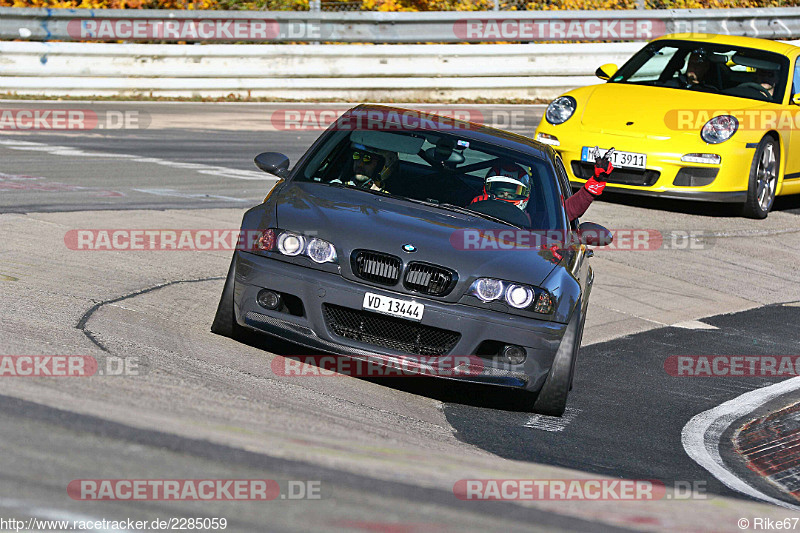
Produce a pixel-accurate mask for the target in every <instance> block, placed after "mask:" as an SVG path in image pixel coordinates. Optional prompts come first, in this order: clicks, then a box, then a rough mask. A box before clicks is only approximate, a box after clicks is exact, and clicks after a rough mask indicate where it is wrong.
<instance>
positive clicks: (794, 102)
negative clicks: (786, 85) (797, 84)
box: [792, 94, 800, 105]
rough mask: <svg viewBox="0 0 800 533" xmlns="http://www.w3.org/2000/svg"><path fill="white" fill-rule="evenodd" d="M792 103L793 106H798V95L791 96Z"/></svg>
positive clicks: (799, 98) (799, 99) (799, 103)
mask: <svg viewBox="0 0 800 533" xmlns="http://www.w3.org/2000/svg"><path fill="white" fill-rule="evenodd" d="M792 103H793V104H795V105H800V94H793V95H792Z"/></svg>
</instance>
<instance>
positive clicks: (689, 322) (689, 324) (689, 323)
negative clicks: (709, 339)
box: [672, 320, 719, 329]
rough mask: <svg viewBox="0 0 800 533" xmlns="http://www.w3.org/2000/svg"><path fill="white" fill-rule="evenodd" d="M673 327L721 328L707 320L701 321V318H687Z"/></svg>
mask: <svg viewBox="0 0 800 533" xmlns="http://www.w3.org/2000/svg"><path fill="white" fill-rule="evenodd" d="M672 327H673V328H682V329H719V328H718V327H717V326H712V325H711V324H706V323H705V322H700V321H699V320H686V321H685V322H678V323H676V324H672Z"/></svg>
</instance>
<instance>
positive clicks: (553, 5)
mask: <svg viewBox="0 0 800 533" xmlns="http://www.w3.org/2000/svg"><path fill="white" fill-rule="evenodd" d="M499 2H500V9H502V10H504V11H513V10H528V11H544V10H580V9H589V10H616V9H635V8H636V5H637V0H535V1H526V0H499ZM645 4H646V6H647V8H648V9H703V8H717V9H718V8H734V7H792V6H800V0H646V2H645ZM0 6H2V7H50V8H84V9H219V10H239V9H246V10H261V11H263V10H266V11H305V10H307V9H308V7H309V2H308V0H0ZM493 7H494V0H322V9H323V10H324V11H340V10H348V11H353V10H356V11H485V10H490V9H492V8H493Z"/></svg>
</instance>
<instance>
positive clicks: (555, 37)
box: [0, 8, 800, 43]
mask: <svg viewBox="0 0 800 533" xmlns="http://www.w3.org/2000/svg"><path fill="white" fill-rule="evenodd" d="M226 23H228V25H227V26H225V24H226ZM237 28H238V29H240V30H241V31H239V33H237ZM677 32H694V33H721V34H730V35H746V36H751V37H762V38H768V39H797V38H800V8H757V9H754V8H747V9H676V10H628V11H513V12H508V11H506V12H498V11H491V12H488V11H483V12H475V11H469V12H465V11H446V12H421V13H385V12H339V13H323V12H308V11H304V12H292V11H184V10H113V9H99V10H91V9H37V8H0V39H3V40H12V39H24V40H31V41H52V40H61V41H87V40H101V41H119V40H126V41H137V40H139V41H141V40H147V41H153V40H156V41H192V42H223V41H228V42H241V41H249V42H303V43H309V42H338V43H358V42H361V43H365V42H366V43H433V42H436V43H456V42H471V41H472V42H487V41H503V42H509V41H514V42H535V41H542V40H545V41H612V42H619V41H632V40H648V39H651V38H655V37H658V36H660V35H664V34H667V33H677Z"/></svg>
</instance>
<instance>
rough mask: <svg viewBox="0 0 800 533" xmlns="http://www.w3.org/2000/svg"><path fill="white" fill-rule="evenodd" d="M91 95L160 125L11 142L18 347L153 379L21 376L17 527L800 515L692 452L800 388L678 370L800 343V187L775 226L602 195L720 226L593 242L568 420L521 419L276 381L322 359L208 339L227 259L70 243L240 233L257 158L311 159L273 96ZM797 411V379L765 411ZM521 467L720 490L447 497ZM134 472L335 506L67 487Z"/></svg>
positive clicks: (374, 391) (12, 476) (420, 525)
mask: <svg viewBox="0 0 800 533" xmlns="http://www.w3.org/2000/svg"><path fill="white" fill-rule="evenodd" d="M36 105H41V106H43V107H48V106H51V107H53V106H56V105H64V106H66V104H47V105H45V104H36ZM69 105H70V106H72V107H86V106H85V105H84V106H75V105H74V104H69ZM92 105H93V106H97V107H96V109H101V110H102V109H117V110H123V111H124V110H134V111H137V112H139V113H141V114H142V116H144V114H145V113H146V114H148V119H151V120H149V125H148V127H147V128H145V129H126V130H117V131H113V132H109V131H103V132H101V131H92V132H62V133H58V132H37V133H33V132H25V133H22V132H13V133H6V134H3V135H0V221H2V228H3V229H2V232H3V237H4V238H3V239H2V240H3V244H2V248H0V283H1V284H2V287H3V291H1V293H2V295H0V300H1V301H2V306H0V307H2V309H3V311H2V316H3V322H2V325H0V354H8V355H19V354H39V353H59V354H76V353H85V354H91V355H95V356H97V357H102V356H103V355H108V354H111V355H118V356H121V357H138V358H139V360H140V361H142V362H143V365H142V368H143V369H145V370H146V372H144V374H143V375H140V376H136V377H130V378H124V377H119V378H99V377H98V378H89V379H86V380H72V381H70V380H62V381H59V380H58V379H57V378H49V379H48V378H37V379H30V378H2V379H4V380H6V381H4V382H3V384H4V385H5V387H3V389H1V390H2V393H0V418H2V424H3V428H4V429H3V431H2V432H0V442H2V445H1V448H2V450H3V453H2V455H0V472H1V473H0V480H2V481H0V517H3V516H5V517H12V516H13V517H17V518H24V517H30V516H36V517H39V518H65V517H69V518H70V519H76V520H80V519H89V518H91V519H100V518H106V519H112V518H117V519H120V518H134V519H143V520H152V519H153V518H167V517H169V516H185V517H188V516H201V517H227V519H228V520H229V524H230V527H229V529H231V530H236V531H256V530H270V531H284V530H285V531H298V530H299V531H305V530H309V529H311V528H314V529H323V528H324V529H339V530H363V531H378V530H380V531H384V530H392V531H450V530H475V531H477V530H487V529H491V530H498V529H507V530H520V531H523V530H525V531H531V530H541V531H552V530H562V531H617V530H660V531H688V530H695V531H709V530H715V531H736V530H738V528H737V527H736V519H737V517H739V516H747V517H755V516H769V517H772V518H783V517H786V516H796V515H795V514H794V512H793V511H790V510H787V509H782V508H779V507H775V506H770V505H767V504H762V503H755V502H754V501H753V499H752V498H750V497H748V496H746V495H743V494H741V493H739V492H735V491H733V490H730V489H729V488H727V487H726V486H725V485H723V484H722V483H721V482H719V481H718V480H717V479H716V478H715V477H714V476H712V475H711V474H710V473H709V472H708V471H707V470H705V469H704V468H702V467H701V466H699V465H698V464H697V463H696V462H695V461H693V460H692V459H691V458H690V457H689V456H688V455H687V453H686V451H685V449H684V448H683V446H682V443H681V431H682V429H683V427H684V426H685V425H686V423H687V422H688V421H689V420H690V419H691V418H692V417H693V416H695V415H697V414H698V413H701V412H704V411H706V410H708V409H711V408H713V407H715V406H717V405H719V404H721V403H723V402H726V401H728V400H732V399H734V398H736V397H738V396H740V395H742V394H744V393H747V392H748V391H752V390H756V389H759V388H761V387H765V386H769V385H771V384H773V383H776V382H779V381H781V380H782V378H764V377H761V378H756V377H741V378H731V377H725V378H723V377H718V378H687V377H673V376H670V375H668V374H667V373H666V371H665V369H664V361H665V359H666V358H667V357H669V356H673V355H706V354H708V355H711V354H725V355H787V354H789V355H791V354H794V355H798V346H800V333H798V331H797V328H796V326H795V325H796V324H797V323H798V322H800V321H799V320H798V318H800V317H798V315H799V314H800V307H796V306H792V305H783V303H785V302H794V301H798V300H800V290H798V285H799V284H800V278H799V277H798V276H800V274H798V272H797V268H796V265H797V264H798V257H799V254H798V252H797V251H796V250H797V246H795V245H796V244H798V240H797V234H798V232H800V219H798V218H796V217H797V214H798V212H799V209H798V207H800V204H798V201H797V200H796V199H786V200H782V201H781V203H780V204H779V205H778V209H777V210H776V212H775V213H773V214H771V215H770V218H769V219H768V220H767V221H764V222H763V223H758V222H754V221H745V220H741V219H735V218H733V217H732V216H731V215H732V214H731V213H730V212H729V211H726V209H725V208H720V207H717V208H715V209H714V210H712V211H711V212H709V211H708V210H707V209H706V208H704V207H702V206H698V205H687V204H685V203H679V202H659V201H656V200H652V201H651V200H646V201H642V200H631V199H628V198H625V197H620V198H612V199H610V201H606V202H602V203H598V204H597V205H595V206H593V207H592V208H591V209H592V210H593V212H594V213H596V215H597V216H596V218H595V220H597V221H598V222H601V223H606V224H609V222H608V221H611V220H616V221H619V222H620V224H621V225H619V226H617V227H658V228H662V229H676V228H686V229H691V228H702V229H704V230H707V231H712V232H714V235H715V240H714V246H713V247H712V248H710V249H707V250H703V251H702V252H698V253H697V254H692V252H690V251H678V250H662V251H659V252H652V253H650V252H648V253H650V254H651V255H646V254H637V253H635V252H608V253H604V252H600V251H598V253H597V256H598V257H596V258H595V262H596V263H597V267H596V269H597V279H598V282H597V283H596V289H595V292H594V293H593V295H592V307H590V311H589V322H587V335H586V337H585V339H584V344H585V346H584V348H583V349H582V351H581V354H580V360H579V363H578V369H577V373H576V382H575V390H574V391H573V393H572V395H571V396H570V403H569V408H568V409H569V410H568V412H567V416H565V417H564V418H563V419H560V420H559V419H549V418H548V417H538V416H536V415H532V414H530V413H527V412H524V411H523V410H522V409H521V398H520V397H519V396H518V395H516V394H511V393H503V392H499V391H497V390H495V389H489V388H485V387H479V386H469V385H464V384H460V383H453V382H447V381H441V380H432V379H422V378H420V379H402V380H400V379H396V378H395V379H390V378H386V379H370V380H367V379H353V378H345V377H343V378H340V379H330V378H308V381H302V382H301V383H298V382H297V381H296V380H295V381H292V380H291V379H288V378H287V379H279V378H277V377H276V376H274V375H272V374H271V373H270V363H271V361H273V360H274V358H275V357H277V356H279V355H292V354H297V353H303V352H302V350H299V349H298V348H297V347H293V346H291V345H285V344H282V343H275V342H273V341H271V340H270V339H267V338H263V337H260V336H258V335H249V336H248V337H247V338H246V339H245V342H244V343H237V342H235V341H232V340H229V339H224V338H220V337H216V336H214V335H211V334H210V333H208V325H209V324H210V320H211V318H212V317H213V310H214V308H215V306H216V301H217V298H218V295H219V292H220V290H221V286H222V285H221V279H222V277H223V276H224V274H225V268H226V266H227V261H228V259H229V256H230V254H229V253H228V252H214V253H209V254H200V253H197V254H194V255H191V256H187V255H183V254H181V253H173V254H169V255H167V254H165V253H161V255H159V252H147V253H143V254H136V255H131V253H130V252H128V253H125V252H110V253H109V254H108V255H98V254H94V255H91V254H88V255H87V254H86V253H83V254H81V253H80V252H74V251H70V250H65V249H64V244H63V235H64V232H65V231H66V230H68V229H72V228H76V227H101V228H103V227H104V228H113V227H128V226H130V227H160V228H163V227H195V228H204V227H233V228H235V227H236V225H237V221H238V218H239V217H240V215H241V212H243V211H244V210H245V209H246V208H247V207H249V206H250V205H252V204H254V203H256V202H258V201H260V200H261V199H262V198H263V195H264V194H265V192H266V191H267V190H269V187H270V186H271V184H272V183H274V180H272V179H271V178H270V177H269V176H267V175H263V176H262V175H259V174H258V173H256V172H254V171H253V168H252V163H251V161H252V157H253V156H254V155H255V154H256V153H259V152H261V151H280V152H283V153H286V154H287V155H289V156H290V157H291V159H292V160H293V161H294V160H296V159H297V157H298V156H299V155H300V154H301V153H302V152H303V151H304V149H305V147H306V146H308V145H309V144H310V143H311V142H312V141H313V140H314V139H315V138H316V137H317V135H318V133H319V132H318V131H300V132H296V131H292V132H287V131H276V130H275V128H274V125H273V126H270V125H269V124H268V125H266V126H264V125H263V124H261V125H259V120H258V117H262V116H263V117H268V113H269V112H270V111H271V110H274V109H275V107H276V106H255V105H253V106H251V105H242V106H209V105H202V104H178V105H170V104H114V103H106V104H102V105H100V104H92ZM8 106H17V107H28V108H30V107H32V106H33V104H20V103H15V104H4V107H8ZM334 107H337V108H341V107H343V106H334ZM497 109H499V110H501V111H502V110H504V109H506V108H503V107H499V108H497ZM540 115H541V108H529V109H526V110H525V111H524V120H523V121H522V122H521V123H520V124H523V125H524V127H522V128H520V129H519V130H518V131H520V132H521V133H526V132H528V131H527V130H529V129H530V131H532V129H533V127H534V126H535V124H536V121H537V120H538V117H539V116H540ZM498 116H500V115H498ZM247 117H250V118H251V119H252V120H253V122H252V123H253V124H254V126H253V127H252V128H251V129H248V128H247V126H246V124H249V123H250V122H247V121H246V118H247ZM253 117H255V118H253ZM264 120H266V119H264ZM243 124H244V125H243ZM262 126H263V127H262ZM120 156H124V157H120ZM165 162H166V163H165ZM183 164H189V166H183V167H181V165H183ZM191 165H194V166H191ZM20 184H22V185H20ZM126 213H127V214H126ZM643 220H647V221H648V222H646V223H645V222H643ZM637 224H638V226H637ZM645 224H649V225H645ZM614 253H617V254H618V255H613V254H614ZM681 254H682V255H681ZM689 254H692V255H689ZM634 269H641V270H634ZM639 277H641V278H643V279H642V280H641V283H640V284H639V282H638V281H637V278H639ZM674 324H678V326H675V325H674ZM703 325H705V326H703ZM76 326H79V327H76ZM697 327H713V328H716V329H691V328H697ZM274 354H277V355H274ZM799 400H800V393H798V392H797V391H794V392H790V393H789V394H786V395H783V396H781V397H780V398H778V399H776V400H774V401H772V402H771V403H770V405H769V407H770V408H774V409H778V408H780V407H782V406H784V405H789V404H791V403H795V402H797V401H799ZM749 419H750V417H744V418H743V419H742V420H736V421H732V424H731V427H732V428H735V427H738V426H740V425H741V424H743V423H745V422H747V421H748V420H749ZM720 453H721V455H722V456H723V457H725V458H726V459H727V462H728V463H729V465H730V468H731V469H732V470H735V472H736V474H737V475H738V476H739V477H741V478H743V479H746V480H747V481H748V483H750V484H751V485H753V486H755V487H757V488H758V490H759V491H761V492H762V493H764V494H767V495H769V496H771V497H774V498H777V499H779V500H782V501H785V502H789V503H796V502H794V501H793V500H792V499H791V497H789V496H787V495H786V494H784V493H782V492H781V491H779V490H778V489H777V488H775V487H773V486H771V485H770V484H768V483H765V482H764V481H763V480H761V479H759V478H758V477H757V476H755V474H753V473H750V472H749V471H747V469H746V468H742V467H741V465H740V464H737V461H736V458H735V454H734V453H733V451H732V450H731V449H730V443H729V439H727V440H726V439H725V438H723V439H722V440H721V442H720ZM504 477H505V478H514V477H522V478H538V479H572V478H577V477H580V478H591V477H610V478H625V479H656V480H659V481H661V482H663V483H665V484H666V486H667V487H668V489H675V488H677V487H679V486H685V484H686V483H690V484H693V485H694V486H697V487H700V490H701V492H703V493H704V494H702V495H700V496H702V497H700V496H696V497H695V498H693V499H689V500H681V501H675V500H673V499H665V500H661V501H657V502H580V501H577V502H576V501H572V502H562V501H551V502H476V501H461V500H459V499H457V498H455V497H454V495H453V492H452V486H453V483H454V482H455V481H457V480H459V479H469V478H484V479H485V478H504ZM122 478H132V479H186V478H188V479H217V478H219V479H255V478H258V479H262V478H263V479H274V480H277V481H278V482H279V484H280V485H281V488H282V490H284V489H285V488H286V486H287V484H288V483H289V481H290V480H315V481H318V482H320V484H321V486H322V491H321V494H322V498H321V499H320V500H303V501H276V502H270V503H269V504H268V505H264V504H256V503H253V502H219V501H215V502H204V503H197V502H158V501H154V502H121V501H115V502H85V501H73V500H71V499H70V498H68V496H67V495H66V490H65V487H66V485H67V484H68V483H69V482H70V481H71V480H74V479H122Z"/></svg>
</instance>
